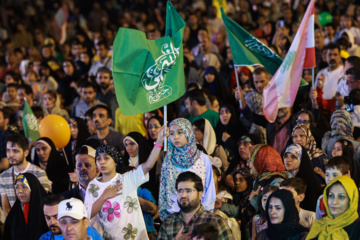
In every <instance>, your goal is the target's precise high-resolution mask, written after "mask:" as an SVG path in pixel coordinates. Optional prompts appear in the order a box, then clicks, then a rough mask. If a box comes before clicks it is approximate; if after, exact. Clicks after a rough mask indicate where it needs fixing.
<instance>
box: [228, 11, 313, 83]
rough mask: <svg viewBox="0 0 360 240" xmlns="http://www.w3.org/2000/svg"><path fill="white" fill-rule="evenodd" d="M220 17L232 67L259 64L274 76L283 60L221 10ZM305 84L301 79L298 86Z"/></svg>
mask: <svg viewBox="0 0 360 240" xmlns="http://www.w3.org/2000/svg"><path fill="white" fill-rule="evenodd" d="M221 15H222V19H223V20H224V24H225V27H226V32H227V34H228V39H229V44H230V48H231V53H232V56H233V61H234V65H238V66H252V65H254V64H261V65H263V66H264V67H265V69H266V70H267V71H268V72H269V73H270V74H272V75H274V74H275V73H276V71H277V70H278V68H279V67H280V65H281V63H282V62H283V60H282V59H281V58H280V57H279V56H278V55H277V54H276V53H274V52H273V51H272V50H271V49H270V48H268V47H267V46H266V45H264V44H263V43H262V42H260V41H259V40H257V39H256V38H255V37H253V36H252V35H251V34H250V33H248V32H247V31H246V30H245V29H243V28H242V27H241V26H239V25H238V24H237V23H236V22H234V21H233V20H232V19H230V18H229V17H228V16H226V14H225V13H224V10H223V9H221ZM307 84H308V83H307V82H306V81H305V80H304V79H301V83H300V86H305V85H307Z"/></svg>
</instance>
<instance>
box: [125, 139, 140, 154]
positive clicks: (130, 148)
mask: <svg viewBox="0 0 360 240" xmlns="http://www.w3.org/2000/svg"><path fill="white" fill-rule="evenodd" d="M125 149H126V152H127V153H128V154H129V156H130V157H136V156H137V155H138V150H139V149H138V146H137V144H136V143H135V142H134V141H131V140H130V139H126V140H125Z"/></svg>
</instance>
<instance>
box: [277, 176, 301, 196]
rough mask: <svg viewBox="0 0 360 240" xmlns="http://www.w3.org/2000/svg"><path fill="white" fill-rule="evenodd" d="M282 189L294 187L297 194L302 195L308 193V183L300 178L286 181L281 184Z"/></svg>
mask: <svg viewBox="0 0 360 240" xmlns="http://www.w3.org/2000/svg"><path fill="white" fill-rule="evenodd" d="M281 187H292V188H294V189H295V191H296V192H297V194H302V193H305V192H306V183H305V181H304V180H303V179H301V178H298V177H293V178H288V179H285V180H284V181H283V182H282V183H281Z"/></svg>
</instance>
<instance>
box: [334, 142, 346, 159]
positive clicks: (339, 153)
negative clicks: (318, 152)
mask: <svg viewBox="0 0 360 240" xmlns="http://www.w3.org/2000/svg"><path fill="white" fill-rule="evenodd" d="M331 154H332V155H333V157H341V156H342V154H343V152H342V145H341V143H339V142H336V143H335V145H334V148H333V150H332V153H331Z"/></svg>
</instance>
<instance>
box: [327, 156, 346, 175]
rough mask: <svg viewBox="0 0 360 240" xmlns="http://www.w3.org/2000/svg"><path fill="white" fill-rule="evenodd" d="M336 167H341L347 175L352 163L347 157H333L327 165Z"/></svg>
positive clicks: (341, 170)
mask: <svg viewBox="0 0 360 240" xmlns="http://www.w3.org/2000/svg"><path fill="white" fill-rule="evenodd" d="M330 168H336V169H339V170H340V172H341V173H342V174H343V175H345V174H347V173H348V172H349V170H350V163H349V161H348V160H347V159H346V158H345V157H342V156H341V157H333V158H331V159H330V160H329V162H328V163H327V164H326V165H325V171H326V169H330Z"/></svg>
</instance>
